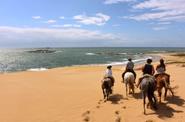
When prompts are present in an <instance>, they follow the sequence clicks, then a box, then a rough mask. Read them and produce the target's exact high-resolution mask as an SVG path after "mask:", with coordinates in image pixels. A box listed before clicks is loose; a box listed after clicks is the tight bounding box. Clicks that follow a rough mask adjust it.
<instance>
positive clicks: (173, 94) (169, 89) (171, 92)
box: [168, 87, 174, 96]
mask: <svg viewBox="0 0 185 122" xmlns="http://www.w3.org/2000/svg"><path fill="white" fill-rule="evenodd" d="M168 89H169V90H170V92H171V94H172V96H174V93H173V90H172V88H171V87H169V88H168Z"/></svg>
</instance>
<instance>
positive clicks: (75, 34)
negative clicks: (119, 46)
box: [0, 26, 122, 47]
mask: <svg viewBox="0 0 185 122" xmlns="http://www.w3.org/2000/svg"><path fill="white" fill-rule="evenodd" d="M0 37H1V39H0V43H1V46H2V45H4V46H5V45H6V46H7V45H8V46H14V45H19V47H20V46H24V47H28V46H40V45H41V46H47V45H48V46H52V44H53V45H54V46H66V45H67V46H71V45H72V46H82V45H86V46H91V44H92V43H93V44H94V45H96V46H102V45H103V44H108V45H109V44H110V45H111V44H115V43H116V42H117V41H120V40H122V38H121V37H120V36H117V35H115V34H111V33H101V32H99V31H90V30H85V29H78V28H64V29H50V28H17V27H7V26H0ZM101 44H102V45H101Z"/></svg>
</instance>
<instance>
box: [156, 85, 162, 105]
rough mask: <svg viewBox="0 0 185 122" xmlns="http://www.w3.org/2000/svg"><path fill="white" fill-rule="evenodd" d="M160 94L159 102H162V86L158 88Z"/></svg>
mask: <svg viewBox="0 0 185 122" xmlns="http://www.w3.org/2000/svg"><path fill="white" fill-rule="evenodd" d="M157 91H158V95H159V103H161V94H162V88H158V89H157Z"/></svg>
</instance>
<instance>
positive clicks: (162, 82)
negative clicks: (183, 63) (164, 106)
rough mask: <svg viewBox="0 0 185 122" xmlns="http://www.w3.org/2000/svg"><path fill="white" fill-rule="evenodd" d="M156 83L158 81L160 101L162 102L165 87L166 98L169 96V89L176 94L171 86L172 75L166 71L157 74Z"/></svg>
mask: <svg viewBox="0 0 185 122" xmlns="http://www.w3.org/2000/svg"><path fill="white" fill-rule="evenodd" d="M155 79H156V83H157V91H158V96H159V102H161V95H162V88H163V87H164V89H165V93H164V99H165V98H166V96H167V91H168V90H170V92H171V94H172V95H174V93H173V91H172V88H171V87H170V76H169V75H168V74H166V73H162V74H157V75H155Z"/></svg>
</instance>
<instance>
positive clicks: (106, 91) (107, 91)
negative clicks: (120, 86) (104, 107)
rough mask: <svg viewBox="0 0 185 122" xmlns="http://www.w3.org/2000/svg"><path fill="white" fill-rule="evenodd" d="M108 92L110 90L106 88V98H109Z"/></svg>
mask: <svg viewBox="0 0 185 122" xmlns="http://www.w3.org/2000/svg"><path fill="white" fill-rule="evenodd" d="M109 92H110V89H106V96H107V100H108V99H109Z"/></svg>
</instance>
